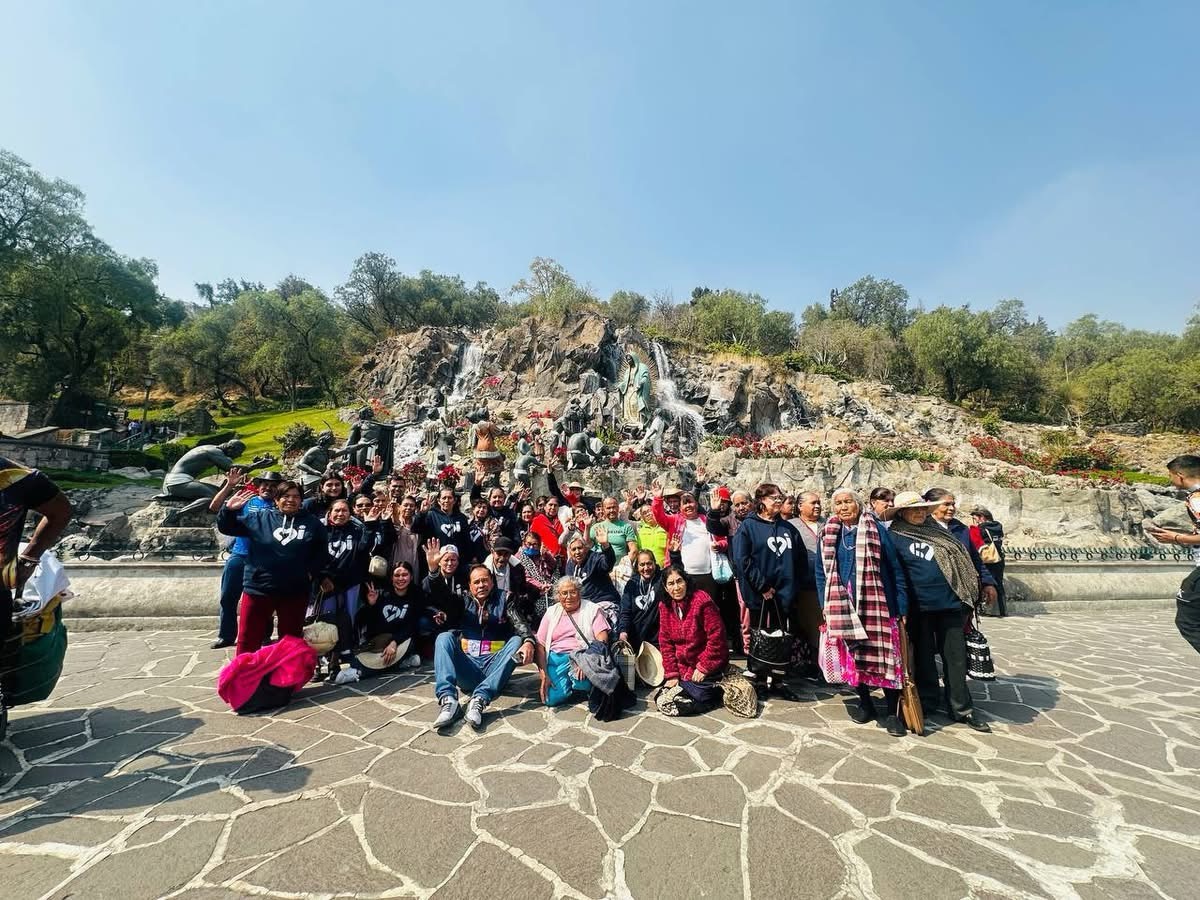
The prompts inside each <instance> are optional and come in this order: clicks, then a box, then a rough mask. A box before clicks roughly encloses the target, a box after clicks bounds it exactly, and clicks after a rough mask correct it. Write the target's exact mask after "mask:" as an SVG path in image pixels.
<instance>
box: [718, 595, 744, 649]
mask: <svg viewBox="0 0 1200 900" xmlns="http://www.w3.org/2000/svg"><path fill="white" fill-rule="evenodd" d="M713 585H714V588H715V590H716V593H715V594H713V602H714V603H716V604H717V609H718V610H719V611H720V613H721V624H722V625H724V626H725V636H726V637H727V638H729V639H730V640H731V641H732V642H733V649H734V650H735V651H736V650H742V649H743V648H742V625H741V608H740V607H739V606H738V595H737V582H735V581H727V582H725V583H724V584H717V583H716V580H715V579H714V580H713Z"/></svg>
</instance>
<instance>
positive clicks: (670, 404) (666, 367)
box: [650, 341, 704, 452]
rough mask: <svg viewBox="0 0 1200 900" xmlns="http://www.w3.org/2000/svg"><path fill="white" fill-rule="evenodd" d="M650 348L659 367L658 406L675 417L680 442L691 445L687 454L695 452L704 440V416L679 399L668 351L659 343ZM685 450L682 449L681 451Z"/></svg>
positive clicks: (655, 342) (652, 343)
mask: <svg viewBox="0 0 1200 900" xmlns="http://www.w3.org/2000/svg"><path fill="white" fill-rule="evenodd" d="M650 347H651V348H652V349H653V350H654V363H655V365H656V366H658V386H657V389H656V391H655V393H656V395H657V399H658V405H659V406H660V407H662V408H663V409H665V410H667V412H669V413H670V414H671V415H672V416H673V417H674V419H675V422H676V427H678V429H679V438H680V442H681V443H682V442H683V441H685V440H686V441H687V442H688V444H689V445H690V450H689V451H687V452H695V450H696V447H698V446H699V445H700V441H701V440H703V438H704V416H703V415H701V414H700V410H698V409H696V407H694V406H692V405H691V404H690V403H685V402H684V401H683V400H680V399H679V389H678V388H677V387H676V386H675V379H674V378H672V377H671V363H670V362H669V361H668V360H667V351H666V350H664V349H663V345H662V344H660V343H659V342H658V341H651V342H650ZM683 449H684V448H683V447H680V450H683Z"/></svg>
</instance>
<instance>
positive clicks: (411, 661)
mask: <svg viewBox="0 0 1200 900" xmlns="http://www.w3.org/2000/svg"><path fill="white" fill-rule="evenodd" d="M366 594H367V597H366V603H364V604H362V605H361V606H360V607H359V608H358V615H356V616H355V618H354V631H355V634H356V635H357V637H358V646H357V649H356V650H355V651H354V652H353V653H352V654H351V655H350V658H349V663H350V664H349V665H348V666H347V667H346V668H344V669H342V670H341V671H340V672H338V673H337V675H336V676H334V679H333V681H334V684H350V683H352V682H355V681H359V680H360V679H362V678H370V677H372V676H374V675H382V674H384V673H385V672H391V671H395V670H397V669H415V668H416V667H417V666H419V665H421V657H420V656H419V655H418V654H416V653H408V654H406V655H405V656H403V657H401V655H400V654H401V651H402V650H403V649H404V648H405V647H409V648H411V647H412V643H411V642H412V640H413V639H414V638H415V637H416V629H417V623H418V621H419V619H420V617H421V615H422V614H423V612H424V610H425V596H424V595H423V594H422V593H421V590H420V588H418V587H417V586H416V585H415V584H414V583H413V568H412V566H410V565H409V564H408V563H406V562H402V563H400V564H399V565H398V566H396V568H395V569H393V570H392V583H391V586H390V587H387V588H383V589H380V588H379V587H377V586H376V585H375V583H374V582H368V583H367V590H366ZM364 653H370V654H372V655H374V654H378V655H379V660H378V662H377V663H375V664H373V665H367V664H366V663H365V662H364V661H363V657H362V656H361V654H364Z"/></svg>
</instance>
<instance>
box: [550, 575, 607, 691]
mask: <svg viewBox="0 0 1200 900" xmlns="http://www.w3.org/2000/svg"><path fill="white" fill-rule="evenodd" d="M554 596H555V600H556V601H557V602H556V603H554V604H552V605H551V606H550V607H549V608H548V609H547V610H546V615H545V616H543V617H542V622H541V624H540V625H538V630H537V666H538V669H540V670H541V673H542V683H541V690H540V693H541V698H542V702H543V703H545V704H546V705H547V706H561V705H562V704H564V703H566V702H567V701H568V700H570V699H571V698H572V697H574V696H576V695H579V696H580V697H582V696H586V694H587V692H588V691H589V690H590V688H591V682H589V681H588V680H587V678H585V677H584V675H583V673H582V672H581V671H579V667H578V666H576V665H575V664H574V663H573V662H572V661H571V654H572V653H574V652H575V651H577V650H585V649H587V646H588V645H589V644H590V643H591V642H592V641H602V642H607V641H608V629H609V625H608V620H607V619H606V618H605V617H604V613H603V612H602V611H601V609H600V607H598V606H596V605H595V604H594V603H590V602H588V601H587V600H585V599H584V598H583V585H582V583H581V582H580V580H579V579H578V578H575V577H573V576H571V575H564V576H563V577H562V578H560V579H558V582H557V583H556V584H555V586H554Z"/></svg>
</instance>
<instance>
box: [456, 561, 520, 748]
mask: <svg viewBox="0 0 1200 900" xmlns="http://www.w3.org/2000/svg"><path fill="white" fill-rule="evenodd" d="M468 591H469V593H468V595H467V598H466V600H465V601H464V603H463V607H464V608H463V615H462V624H461V627H460V629H459V630H457V631H444V632H442V633H441V634H439V635H438V636H437V640H436V641H435V642H434V646H433V671H434V691H435V693H436V695H437V700H438V703H439V704H440V705H441V707H442V711H441V712H440V713H439V714H438V717H437V719H435V720H434V723H433V727H434V728H435V729H438V730H439V731H440V730H441V729H443V728H446V727H447V726H449V725H450V724H451V723H452V722H453V721H454V720H455V719H456V718H458V713H459V709H460V706H459V702H458V692H459V689H462V690H464V691H468V692H470V695H471V699H470V701H469V702H468V703H467V713H466V720H467V724H469V725H470V726H471V727H472V728H474V729H476V730H478V729H480V728H482V727H483V711H484V710H485V709H486V708H487V705H488V704H489V703H491V702H492V701H493V700H495V699H496V697H497V696H498V695H499V693H500V692H501V691H502V690H504V686H505V685H506V684H508V679H509V678H510V677H511V676H512V673H513V669H515V668H516V667H517V666H518V665H522V666H524V665H528V664H529V663H530V662H532V661H533V658H534V644H535V641H534V637H533V631H532V630H531V629H530V627H529V622H528V620H526V618H525V617H524V616H522V615H521V613H520V612H519V611H518V610H517V608H516V606H515V605H514V604H512V603H510V602H509V600H508V597H507V596H506V595H505V594H503V593H501V592H500V591H498V590H497V589H496V585H495V581H494V580H493V578H492V573H491V570H489V569H488V568H487V567H486V566H474V567H473V568H472V569H471V574H470V576H469V581H468Z"/></svg>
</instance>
